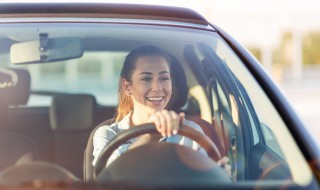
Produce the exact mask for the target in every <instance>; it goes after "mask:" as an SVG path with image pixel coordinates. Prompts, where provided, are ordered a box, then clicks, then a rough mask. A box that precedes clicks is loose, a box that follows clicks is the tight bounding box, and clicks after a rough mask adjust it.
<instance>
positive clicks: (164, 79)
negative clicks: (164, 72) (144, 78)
mask: <svg viewBox="0 0 320 190" xmlns="http://www.w3.org/2000/svg"><path fill="white" fill-rule="evenodd" d="M169 79H170V78H169V77H161V78H160V80H161V81H166V80H169Z"/></svg>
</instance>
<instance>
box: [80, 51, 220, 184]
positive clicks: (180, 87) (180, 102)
mask: <svg viewBox="0 0 320 190" xmlns="http://www.w3.org/2000/svg"><path fill="white" fill-rule="evenodd" d="M170 69H171V73H172V77H173V93H172V96H171V99H170V101H169V103H168V106H167V109H169V110H174V111H176V112H179V111H180V110H181V108H182V107H183V106H184V105H185V104H186V102H187V99H188V86H187V80H186V76H185V73H184V71H183V68H182V66H181V65H180V63H179V62H178V60H177V59H175V58H174V57H172V60H171V67H170ZM186 118H187V119H188V120H191V121H194V122H195V123H197V124H198V125H199V126H200V127H201V128H202V129H203V131H204V133H205V134H206V135H207V136H208V137H209V138H210V139H211V140H212V141H213V142H214V143H215V144H216V146H217V148H218V149H219V151H220V152H221V153H222V152H224V151H223V148H222V145H221V142H220V139H219V137H218V135H217V132H216V131H215V129H214V127H213V126H212V125H211V124H210V123H209V122H207V121H205V120H203V119H201V118H200V117H197V116H186ZM114 121H115V119H109V120H106V121H104V122H103V123H101V124H99V125H98V126H97V127H95V128H94V130H93V131H92V132H91V135H90V137H89V139H88V143H87V147H86V149H85V151H84V164H83V165H84V166H83V169H84V171H83V174H84V180H85V181H91V180H93V179H94V176H93V171H94V166H93V165H92V161H93V158H94V157H93V155H92V153H93V134H94V132H95V131H96V130H97V129H98V128H99V127H100V126H102V125H110V124H112V123H113V122H114Z"/></svg>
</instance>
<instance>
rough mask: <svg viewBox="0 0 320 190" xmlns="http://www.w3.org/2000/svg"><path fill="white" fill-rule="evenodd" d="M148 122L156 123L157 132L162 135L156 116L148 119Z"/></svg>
mask: <svg viewBox="0 0 320 190" xmlns="http://www.w3.org/2000/svg"><path fill="white" fill-rule="evenodd" d="M148 122H150V123H154V124H155V126H156V129H157V131H158V132H159V133H161V125H160V122H159V119H158V118H157V116H156V114H153V115H151V116H150V117H149V119H148Z"/></svg>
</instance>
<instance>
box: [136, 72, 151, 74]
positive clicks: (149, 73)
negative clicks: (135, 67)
mask: <svg viewBox="0 0 320 190" xmlns="http://www.w3.org/2000/svg"><path fill="white" fill-rule="evenodd" d="M139 75H152V73H151V72H142V73H140V74H139Z"/></svg>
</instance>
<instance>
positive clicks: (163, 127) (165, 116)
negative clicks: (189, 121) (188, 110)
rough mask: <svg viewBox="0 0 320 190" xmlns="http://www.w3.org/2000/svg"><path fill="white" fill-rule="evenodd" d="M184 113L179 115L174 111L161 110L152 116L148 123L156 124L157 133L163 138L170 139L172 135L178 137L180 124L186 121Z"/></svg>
mask: <svg viewBox="0 0 320 190" xmlns="http://www.w3.org/2000/svg"><path fill="white" fill-rule="evenodd" d="M184 117H185V115H184V113H180V114H179V115H178V114H177V113H176V112H174V111H168V110H161V111H157V112H155V113H154V114H152V115H151V116H150V117H149V119H148V122H154V123H155V125H156V128H157V131H158V132H159V133H160V134H161V135H162V136H163V137H170V136H171V135H176V134H177V133H178V130H179V126H180V122H182V120H183V119H184Z"/></svg>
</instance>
